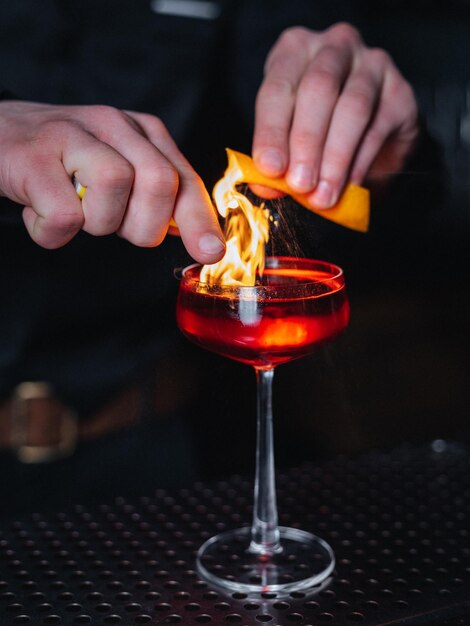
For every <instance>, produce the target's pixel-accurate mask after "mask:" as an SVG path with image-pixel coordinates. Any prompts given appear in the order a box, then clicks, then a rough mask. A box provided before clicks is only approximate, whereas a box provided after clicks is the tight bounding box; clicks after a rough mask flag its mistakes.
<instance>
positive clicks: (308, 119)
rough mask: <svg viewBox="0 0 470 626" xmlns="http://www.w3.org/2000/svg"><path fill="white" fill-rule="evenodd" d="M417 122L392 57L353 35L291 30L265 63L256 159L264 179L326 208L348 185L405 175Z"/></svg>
mask: <svg viewBox="0 0 470 626" xmlns="http://www.w3.org/2000/svg"><path fill="white" fill-rule="evenodd" d="M417 117H418V116H417V105H416V101H415V98H414V95H413V91H412V89H411V87H410V85H409V84H408V82H407V81H406V80H405V79H404V78H403V77H402V76H401V74H400V72H399V71H398V69H397V68H396V66H395V64H394V63H393V61H392V59H391V58H390V56H389V55H388V54H387V53H386V52H385V51H384V50H381V49H378V48H368V47H367V46H366V45H365V44H364V42H363V41H362V39H361V36H360V34H359V33H358V31H357V30H356V29H355V28H353V27H352V26H350V25H349V24H345V23H340V24H336V25H334V26H332V27H331V28H329V29H328V30H326V31H323V32H316V31H312V30H308V29H306V28H302V27H294V28H289V29H287V30H286V31H284V32H283V33H282V34H281V36H280V37H279V39H278V41H277V42H276V44H275V45H274V46H273V48H272V49H271V52H270V53H269V55H268V58H267V61H266V64H265V75H264V79H263V82H262V84H261V87H260V89H259V92H258V96H257V100H256V112H255V132H254V138H253V158H254V160H255V163H256V165H257V167H258V168H259V169H260V170H261V171H262V172H263V173H264V174H265V175H267V176H270V177H273V178H277V177H279V176H282V175H285V176H286V178H287V181H288V183H289V185H290V186H291V187H292V188H293V189H294V190H296V191H298V192H302V193H308V194H310V197H309V199H310V200H311V203H312V206H315V207H317V208H328V207H330V206H332V205H334V204H335V203H336V201H337V200H338V198H339V196H340V194H341V192H342V190H343V188H344V186H345V184H346V183H347V182H349V181H351V182H354V183H357V184H361V183H362V182H363V180H364V178H365V177H366V175H367V174H368V173H369V172H370V171H371V170H374V174H388V173H391V172H396V171H398V170H400V169H401V167H402V166H403V164H404V160H405V158H406V156H407V155H408V154H409V153H410V151H411V150H412V148H413V146H414V143H415V140H416V137H417V135H418V122H417Z"/></svg>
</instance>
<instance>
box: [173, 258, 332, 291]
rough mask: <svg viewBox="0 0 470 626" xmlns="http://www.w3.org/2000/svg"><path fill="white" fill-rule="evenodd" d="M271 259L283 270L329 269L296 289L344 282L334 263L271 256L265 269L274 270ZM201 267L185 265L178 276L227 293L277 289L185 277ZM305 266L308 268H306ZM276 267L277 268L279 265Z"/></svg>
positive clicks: (269, 286)
mask: <svg viewBox="0 0 470 626" xmlns="http://www.w3.org/2000/svg"><path fill="white" fill-rule="evenodd" d="M273 259H275V260H276V261H279V262H280V266H281V267H282V263H283V262H284V264H285V265H284V268H286V269H287V268H288V267H289V263H291V267H295V264H298V265H299V267H298V269H302V265H304V266H305V269H306V270H307V269H310V270H313V269H315V268H314V267H313V265H317V266H322V267H324V268H325V270H326V268H329V270H330V272H331V273H330V274H329V275H328V276H325V277H319V278H316V279H309V280H307V279H306V280H305V281H300V282H298V283H297V284H296V286H297V287H304V286H308V285H313V284H318V283H326V284H328V283H330V282H335V281H337V280H339V279H342V280H343V281H344V271H343V269H342V268H341V267H340V266H339V265H337V264H336V263H331V262H330V261H323V260H321V259H314V258H310V257H290V256H274V255H272V256H269V257H266V268H268V269H275V268H276V265H271V266H269V261H272V260H273ZM202 266H203V264H202V263H191V264H190V265H187V266H186V267H183V268H179V269H178V275H179V277H180V278H181V279H184V280H186V281H187V282H190V283H191V284H194V285H204V286H206V287H210V288H216V289H217V290H220V291H223V290H227V291H229V290H233V289H237V290H246V292H247V293H248V290H251V291H253V290H256V289H263V290H269V289H270V288H272V289H276V288H279V286H276V285H269V284H268V285H220V284H216V283H215V284H214V283H208V282H207V281H204V280H199V279H198V278H194V277H188V276H187V273H188V272H190V271H191V270H192V269H194V268H198V267H202ZM307 266H310V267H307ZM277 267H279V265H278V266H277ZM317 269H320V267H318V268H317Z"/></svg>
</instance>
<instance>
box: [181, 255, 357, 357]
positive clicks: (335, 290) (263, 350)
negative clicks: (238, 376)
mask: <svg viewBox="0 0 470 626" xmlns="http://www.w3.org/2000/svg"><path fill="white" fill-rule="evenodd" d="M199 272H200V267H199V266H197V265H196V266H191V267H189V268H187V269H186V270H185V273H184V277H183V281H182V283H181V288H180V292H179V297H178V307H177V321H178V325H179V327H180V328H181V330H182V331H183V333H184V334H185V335H186V336H187V337H188V338H189V339H191V340H192V341H194V342H195V343H197V344H199V345H200V346H202V347H203V348H206V349H208V350H212V351H213V352H218V353H219V354H222V355H224V356H226V357H229V358H231V359H236V360H237V361H242V362H243V363H247V364H248V365H253V366H254V367H260V368H263V367H273V366H274V365H278V364H280V363H286V362H287V361H292V360H293V359H297V358H299V357H301V356H304V355H305V354H308V353H310V352H312V350H314V349H315V348H316V347H317V346H318V344H320V343H322V342H324V341H327V340H330V339H333V338H334V337H335V336H336V335H337V334H338V333H339V332H341V331H342V330H343V329H344V328H345V327H346V326H347V324H348V320H349V303H348V299H347V297H346V291H345V284H344V276H343V273H342V272H341V270H339V268H337V267H336V266H334V265H331V264H330V263H325V262H322V261H311V260H308V259H291V258H286V257H284V258H280V257H275V258H273V259H268V260H267V268H266V270H265V272H264V273H263V278H262V280H261V281H260V284H259V285H258V286H256V287H239V286H233V287H232V286H224V287H220V286H219V285H210V286H209V285H207V284H205V283H199Z"/></svg>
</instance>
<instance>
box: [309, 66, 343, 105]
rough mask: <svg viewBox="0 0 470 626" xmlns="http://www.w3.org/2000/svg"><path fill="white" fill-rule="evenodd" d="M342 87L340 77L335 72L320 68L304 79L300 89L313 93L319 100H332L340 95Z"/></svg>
mask: <svg viewBox="0 0 470 626" xmlns="http://www.w3.org/2000/svg"><path fill="white" fill-rule="evenodd" d="M340 87H341V85H340V82H339V79H338V76H337V75H336V74H335V73H334V72H332V71H330V70H328V69H324V68H321V67H319V68H315V69H314V70H312V71H311V72H309V73H308V75H306V76H305V77H304V79H303V81H302V84H301V87H300V89H301V90H302V91H309V92H313V93H314V94H315V96H316V97H318V98H328V99H330V98H331V97H333V96H336V95H337V94H338V93H339V91H340Z"/></svg>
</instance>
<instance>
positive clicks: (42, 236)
mask: <svg viewBox="0 0 470 626" xmlns="http://www.w3.org/2000/svg"><path fill="white" fill-rule="evenodd" d="M27 195H28V198H29V201H30V206H25V208H24V209H23V221H24V224H25V226H26V229H27V231H28V233H29V235H30V237H31V239H33V241H35V242H36V243H37V244H38V245H40V246H42V247H43V248H48V249H54V248H59V247H60V246H63V245H65V244H66V243H67V242H69V241H70V240H71V239H72V238H73V237H74V236H75V235H76V234H77V232H78V231H79V230H80V229H81V227H82V225H83V223H84V215H83V212H82V207H81V203H80V200H79V198H78V197H77V194H76V193H75V190H74V188H73V186H72V184H71V182H70V178H69V175H68V173H67V172H66V171H65V170H64V167H63V165H62V163H61V162H60V161H59V160H57V162H56V163H55V164H51V163H50V162H48V163H47V165H44V166H43V167H39V166H38V165H37V166H36V167H35V168H34V169H32V170H31V172H30V176H29V180H28V188H27Z"/></svg>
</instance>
